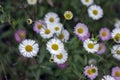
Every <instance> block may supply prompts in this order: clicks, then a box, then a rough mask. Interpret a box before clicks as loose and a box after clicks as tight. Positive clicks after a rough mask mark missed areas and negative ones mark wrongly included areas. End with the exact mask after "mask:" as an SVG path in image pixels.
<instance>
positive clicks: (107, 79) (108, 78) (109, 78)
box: [101, 75, 115, 80]
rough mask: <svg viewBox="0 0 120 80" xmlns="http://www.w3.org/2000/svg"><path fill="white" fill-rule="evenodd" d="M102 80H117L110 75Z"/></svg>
mask: <svg viewBox="0 0 120 80" xmlns="http://www.w3.org/2000/svg"><path fill="white" fill-rule="evenodd" d="M101 80H115V78H114V77H112V76H110V75H105V76H103V78H102V79H101Z"/></svg>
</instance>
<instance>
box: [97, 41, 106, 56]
mask: <svg viewBox="0 0 120 80" xmlns="http://www.w3.org/2000/svg"><path fill="white" fill-rule="evenodd" d="M105 51H106V46H105V44H104V43H99V48H98V51H97V54H100V55H101V54H103V53H105Z"/></svg>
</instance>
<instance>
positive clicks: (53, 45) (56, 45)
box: [46, 38, 64, 55]
mask: <svg viewBox="0 0 120 80" xmlns="http://www.w3.org/2000/svg"><path fill="white" fill-rule="evenodd" d="M46 45H47V50H48V51H49V52H50V53H51V54H55V55H57V54H59V53H61V51H63V50H64V45H63V43H62V42H61V41H60V40H59V39H57V38H53V39H51V40H49V41H48V42H47V44H46Z"/></svg>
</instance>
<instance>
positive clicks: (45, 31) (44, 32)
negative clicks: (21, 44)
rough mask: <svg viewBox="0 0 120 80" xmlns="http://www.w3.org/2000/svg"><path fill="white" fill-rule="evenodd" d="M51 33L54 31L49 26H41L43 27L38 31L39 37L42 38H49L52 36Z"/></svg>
mask: <svg viewBox="0 0 120 80" xmlns="http://www.w3.org/2000/svg"><path fill="white" fill-rule="evenodd" d="M53 33H54V32H53V29H52V28H50V27H47V28H43V29H41V31H40V35H41V37H42V38H44V39H49V38H51V37H53Z"/></svg>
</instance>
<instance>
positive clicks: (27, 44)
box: [19, 39, 39, 58]
mask: <svg viewBox="0 0 120 80" xmlns="http://www.w3.org/2000/svg"><path fill="white" fill-rule="evenodd" d="M38 51H39V46H38V44H37V43H36V42H35V41H34V40H31V39H25V40H23V41H22V42H21V43H20V44H19V52H20V54H21V55H23V56H24V57H28V58H30V57H34V56H36V55H37V53H38Z"/></svg>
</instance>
